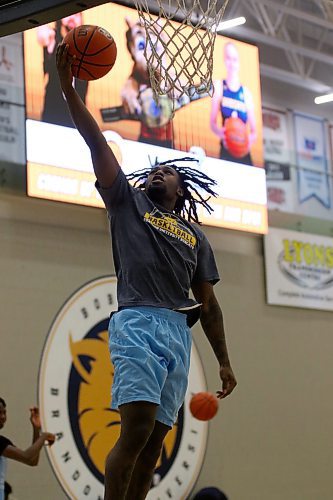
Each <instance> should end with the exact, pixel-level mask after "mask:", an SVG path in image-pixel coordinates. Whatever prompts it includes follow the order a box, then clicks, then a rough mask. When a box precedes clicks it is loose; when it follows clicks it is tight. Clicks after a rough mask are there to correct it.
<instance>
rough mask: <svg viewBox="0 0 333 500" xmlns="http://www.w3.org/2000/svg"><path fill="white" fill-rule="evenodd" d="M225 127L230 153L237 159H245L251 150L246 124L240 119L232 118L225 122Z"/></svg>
mask: <svg viewBox="0 0 333 500" xmlns="http://www.w3.org/2000/svg"><path fill="white" fill-rule="evenodd" d="M224 126H225V142H226V145H227V148H228V151H229V153H230V154H231V155H232V156H234V157H235V158H243V156H245V155H246V154H247V153H248V152H249V149H250V144H249V134H248V131H247V126H246V124H245V123H244V122H243V121H242V120H241V119H240V118H236V117H231V118H228V119H227V120H226V121H225V123H224Z"/></svg>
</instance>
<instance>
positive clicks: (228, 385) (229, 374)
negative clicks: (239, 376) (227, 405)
mask: <svg viewBox="0 0 333 500" xmlns="http://www.w3.org/2000/svg"><path fill="white" fill-rule="evenodd" d="M220 378H221V380H222V391H217V392H216V394H217V397H218V398H219V399H223V398H225V397H226V396H229V394H231V393H232V391H233V390H234V388H235V387H236V385H237V381H236V378H235V375H234V373H233V371H232V369H231V366H229V365H228V366H220Z"/></svg>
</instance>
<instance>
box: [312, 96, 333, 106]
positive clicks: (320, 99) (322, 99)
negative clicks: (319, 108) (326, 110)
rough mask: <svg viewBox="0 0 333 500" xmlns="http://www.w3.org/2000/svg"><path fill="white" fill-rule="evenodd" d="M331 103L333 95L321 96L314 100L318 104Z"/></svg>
mask: <svg viewBox="0 0 333 500" xmlns="http://www.w3.org/2000/svg"><path fill="white" fill-rule="evenodd" d="M331 101H333V94H326V95H320V96H318V97H316V98H315V100H314V102H315V103H316V104H325V102H331Z"/></svg>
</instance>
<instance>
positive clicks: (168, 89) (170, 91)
mask: <svg viewBox="0 0 333 500" xmlns="http://www.w3.org/2000/svg"><path fill="white" fill-rule="evenodd" d="M228 1H229V0H189V1H186V0H166V1H165V2H163V1H162V0H156V2H157V5H158V8H159V11H158V13H157V14H155V15H154V14H152V13H151V12H150V8H149V6H148V1H147V0H134V2H135V5H136V8H137V10H138V14H139V18H140V22H141V24H142V26H143V27H144V29H145V32H146V39H147V41H146V47H145V58H146V61H147V68H148V71H149V78H150V82H151V86H152V89H153V93H154V98H155V100H156V101H157V100H158V96H160V95H168V96H169V97H171V98H174V99H179V98H181V97H183V96H187V97H190V96H191V94H193V92H196V93H209V94H210V95H212V73H213V51H214V43H215V38H216V28H217V26H218V24H219V23H220V22H221V19H222V16H223V14H224V11H225V8H226V6H227V3H228Z"/></svg>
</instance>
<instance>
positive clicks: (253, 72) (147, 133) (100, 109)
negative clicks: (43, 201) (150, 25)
mask: <svg viewBox="0 0 333 500" xmlns="http://www.w3.org/2000/svg"><path fill="white" fill-rule="evenodd" d="M82 23H85V24H95V25H98V26H103V28H105V29H107V30H108V31H109V32H110V33H111V34H112V35H113V37H114V39H115V40H116V43H117V49H118V57H117V61H116V63H115V65H114V67H113V69H112V70H111V72H110V73H109V74H108V75H106V76H105V77H103V78H101V79H99V80H96V81H92V82H84V81H81V80H76V81H75V87H76V89H77V91H78V93H79V94H80V96H81V98H82V99H83V101H84V102H85V103H86V105H87V107H88V109H89V110H90V111H91V113H92V114H93V116H94V117H95V119H96V120H97V122H98V125H99V127H100V129H101V130H102V131H103V133H104V134H105V135H106V136H107V137H108V141H109V145H110V146H111V147H112V149H113V151H114V152H115V154H116V156H117V158H118V160H119V163H120V164H121V166H122V168H123V169H124V171H125V173H129V172H132V171H134V170H138V169H139V168H144V167H146V166H149V165H150V164H152V162H155V160H156V158H157V159H158V160H159V161H162V160H167V159H170V158H182V157H184V156H194V157H196V158H198V159H199V160H200V168H201V169H202V170H203V171H204V172H205V173H207V175H210V176H211V177H212V178H213V179H215V180H217V182H218V192H219V197H218V198H217V199H215V200H212V205H214V208H215V206H216V210H215V213H214V215H212V216H210V217H208V214H206V213H202V214H200V216H201V220H202V222H203V223H205V224H206V223H208V224H211V225H214V226H223V227H230V228H234V229H241V230H245V231H253V232H257V233H264V232H265V231H266V230H267V214H266V194H264V191H265V190H266V186H265V175H264V169H262V168H261V167H262V166H263V148H262V118H261V97H260V80H259V61H258V49H257V48H256V47H254V46H252V45H249V44H245V43H242V42H238V41H232V40H230V39H227V38H225V37H220V36H219V37H217V42H216V48H215V56H214V57H215V59H214V75H213V76H214V80H215V82H217V83H216V86H217V87H218V82H220V84H221V85H222V86H223V89H224V90H223V92H222V94H221V95H219V97H220V98H221V103H220V112H219V113H217V114H216V113H215V117H214V116H213V103H212V99H211V98H210V97H209V96H207V94H205V95H199V94H196V93H195V92H192V93H190V97H189V98H188V99H187V100H186V99H185V101H184V100H181V101H177V103H176V104H177V105H176V108H177V111H176V113H175V117H174V119H173V120H172V121H171V120H170V118H168V114H167V110H168V109H169V108H170V106H169V105H168V104H167V101H168V100H169V98H168V97H166V96H165V97H164V98H163V99H162V100H161V101H160V103H159V105H156V103H155V102H154V100H153V98H152V90H151V88H150V83H149V80H148V79H147V69H146V68H145V67H143V66H142V65H144V64H145V60H144V58H143V49H144V45H145V36H144V32H143V31H142V28H141V27H140V26H139V25H138V16H137V12H136V10H134V9H132V8H128V7H124V6H120V5H117V4H112V3H108V4H107V5H103V6H100V7H96V8H93V9H90V10H87V11H85V12H83V13H82V14H76V15H74V16H69V17H67V18H64V19H62V20H60V21H57V22H55V23H51V24H50V25H46V26H40V27H38V28H36V29H32V30H29V31H27V32H25V34H24V45H25V55H26V58H25V74H26V98H27V118H28V120H27V150H28V167H27V168H28V172H27V178H28V194H29V195H31V196H37V197H41V198H47V199H53V200H59V201H67V202H71V203H80V204H86V205H93V206H102V203H101V200H100V198H99V196H98V194H97V193H96V192H95V190H94V187H93V182H94V174H93V170H92V165H91V160H90V154H89V152H88V151H87V148H86V147H85V145H84V144H83V141H82V140H81V139H80V138H79V137H78V133H77V132H76V130H74V129H73V123H72V121H71V118H70V116H69V113H68V110H67V106H66V103H65V101H64V97H63V95H62V92H61V89H60V87H59V81H58V76H57V73H56V67H55V58H54V55H55V49H56V45H57V43H59V42H61V40H62V39H63V37H64V36H65V34H66V33H67V32H68V30H69V29H71V28H73V27H75V26H78V25H80V24H82ZM32 55H33V56H32ZM231 57H233V58H234V63H233V64H231V62H230V59H231ZM142 74H144V75H145V78H144V79H143V80H144V81H141V80H140V78H141V77H139V75H141V76H142ZM231 80H232V81H233V82H236V83H237V82H238V83H237V85H238V86H237V89H236V90H237V92H236V91H232V90H231V87H232V85H231V83H230V82H231ZM228 82H229V83H228ZM230 86H231V87H230ZM216 96H217V97H216V99H217V100H218V92H216ZM227 114H229V115H230V116H229V117H227ZM231 118H233V119H234V120H231V121H230V119H231ZM222 120H223V121H222ZM228 120H229V121H228ZM239 120H240V121H242V125H240V124H239ZM227 121H228V123H227ZM236 123H238V125H237V126H236V125H235V124H236ZM230 124H233V127H231V125H230ZM237 127H238V128H237ZM226 128H228V130H229V129H232V131H233V133H234V134H235V130H236V136H235V135H234V137H236V139H237V137H238V136H237V133H238V131H239V130H241V129H242V130H243V132H244V129H245V131H246V136H247V137H248V139H247V141H248V149H247V150H246V151H245V150H244V151H242V155H243V156H242V157H239V151H236V154H237V155H238V156H237V157H230V155H229V157H228V159H227V160H226V159H225V147H224V146H225V144H227V143H228V145H229V148H230V150H229V152H235V145H234V144H233V143H232V140H231V139H230V137H231V136H230V134H229V132H228V133H227V132H226V130H225V129H226ZM228 134H229V135H228ZM221 135H222V136H223V137H224V139H222V138H221ZM41 138H43V139H42V140H41ZM223 142H224V143H225V144H223ZM221 151H223V154H224V161H221V159H220V153H221ZM243 153H244V154H243ZM60 156H61V158H60ZM249 159H250V160H249ZM250 165H252V166H250ZM50 179H52V180H50Z"/></svg>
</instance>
